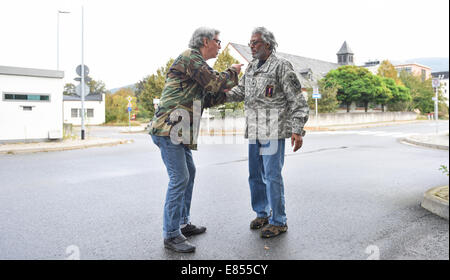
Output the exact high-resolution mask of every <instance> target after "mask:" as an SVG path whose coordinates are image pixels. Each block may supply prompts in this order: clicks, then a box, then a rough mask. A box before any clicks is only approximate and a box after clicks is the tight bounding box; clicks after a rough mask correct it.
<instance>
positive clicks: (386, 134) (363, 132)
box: [311, 130, 417, 138]
mask: <svg viewBox="0 0 450 280" xmlns="http://www.w3.org/2000/svg"><path fill="white" fill-rule="evenodd" d="M311 134H312V135H350V134H352V135H362V136H376V137H392V138H402V137H409V136H412V135H417V133H410V132H408V133H407V132H387V131H368V130H359V131H358V130H346V131H318V132H313V133H311Z"/></svg>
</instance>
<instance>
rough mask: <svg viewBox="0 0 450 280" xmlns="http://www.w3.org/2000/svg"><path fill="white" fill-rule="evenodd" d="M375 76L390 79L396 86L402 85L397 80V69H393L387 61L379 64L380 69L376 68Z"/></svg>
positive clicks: (398, 79)
mask: <svg viewBox="0 0 450 280" xmlns="http://www.w3.org/2000/svg"><path fill="white" fill-rule="evenodd" d="M377 75H378V76H381V77H385V78H391V79H392V80H394V81H395V83H396V84H397V85H403V84H402V81H401V80H400V78H399V75H398V72H397V69H395V67H394V65H392V63H391V62H389V60H383V61H382V62H381V64H380V67H378V72H377Z"/></svg>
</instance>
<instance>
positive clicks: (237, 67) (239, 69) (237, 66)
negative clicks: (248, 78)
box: [231, 64, 244, 74]
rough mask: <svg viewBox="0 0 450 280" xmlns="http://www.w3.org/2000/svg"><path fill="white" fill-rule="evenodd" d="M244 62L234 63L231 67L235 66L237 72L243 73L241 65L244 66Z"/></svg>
mask: <svg viewBox="0 0 450 280" xmlns="http://www.w3.org/2000/svg"><path fill="white" fill-rule="evenodd" d="M243 65H244V64H233V65H231V68H233V69H234V70H236V72H237V73H238V74H239V73H241V67H242V66H243Z"/></svg>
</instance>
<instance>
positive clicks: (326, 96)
mask: <svg viewBox="0 0 450 280" xmlns="http://www.w3.org/2000/svg"><path fill="white" fill-rule="evenodd" d="M318 85H319V92H320V94H321V95H322V98H320V99H318V100H317V107H318V112H319V113H333V112H336V110H337V109H338V107H339V102H338V100H337V99H336V94H337V91H338V89H337V87H336V86H331V87H328V88H326V87H325V81H324V80H323V79H322V80H320V81H319V83H318ZM312 92H313V90H312V89H308V106H309V108H310V110H311V112H313V111H315V110H316V101H315V100H314V98H312Z"/></svg>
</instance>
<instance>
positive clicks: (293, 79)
mask: <svg viewBox="0 0 450 280" xmlns="http://www.w3.org/2000/svg"><path fill="white" fill-rule="evenodd" d="M280 77H281V84H282V87H283V91H284V93H285V94H286V99H287V106H288V112H289V113H290V118H291V124H292V133H296V134H300V135H302V133H303V127H304V126H305V124H306V122H307V121H308V117H309V107H308V103H307V102H306V99H305V96H304V95H303V94H302V86H301V84H300V81H299V80H298V77H297V75H296V74H295V72H294V70H293V67H292V65H291V64H290V63H289V62H285V63H283V64H282V65H281V71H280Z"/></svg>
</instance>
